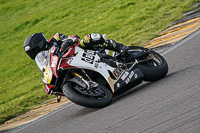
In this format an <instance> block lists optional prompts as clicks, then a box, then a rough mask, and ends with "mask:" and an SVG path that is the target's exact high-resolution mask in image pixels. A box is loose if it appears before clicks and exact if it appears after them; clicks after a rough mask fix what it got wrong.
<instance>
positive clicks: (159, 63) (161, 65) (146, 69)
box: [137, 51, 168, 81]
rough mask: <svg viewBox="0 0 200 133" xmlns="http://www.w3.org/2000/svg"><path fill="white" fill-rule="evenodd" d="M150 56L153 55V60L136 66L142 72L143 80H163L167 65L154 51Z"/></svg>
mask: <svg viewBox="0 0 200 133" xmlns="http://www.w3.org/2000/svg"><path fill="white" fill-rule="evenodd" d="M152 54H153V55H154V58H153V60H150V61H147V62H145V63H143V64H138V65H137V67H138V68H139V69H140V70H141V71H142V72H143V74H144V77H143V80H145V81H156V80H159V79H161V78H164V77H165V76H166V75H167V73H168V64H167V62H166V60H165V59H164V58H163V57H162V56H161V55H160V54H158V53H156V52H155V51H152ZM155 62H156V63H155Z"/></svg>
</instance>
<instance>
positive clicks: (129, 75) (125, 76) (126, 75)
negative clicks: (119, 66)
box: [121, 71, 136, 84]
mask: <svg viewBox="0 0 200 133" xmlns="http://www.w3.org/2000/svg"><path fill="white" fill-rule="evenodd" d="M134 74H135V73H134V71H131V72H130V73H128V72H125V73H124V74H123V75H122V77H121V79H122V80H123V81H124V82H125V83H126V84H128V83H129V82H130V81H131V78H132V77H133V75H134ZM135 75H136V74H135ZM134 77H136V76H134Z"/></svg>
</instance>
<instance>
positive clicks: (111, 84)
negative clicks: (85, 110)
mask: <svg viewBox="0 0 200 133" xmlns="http://www.w3.org/2000/svg"><path fill="white" fill-rule="evenodd" d="M56 51H58V48H57V47H55V46H52V47H51V49H49V50H48V51H42V52H40V53H38V54H37V56H36V58H35V61H36V63H37V65H38V67H39V69H40V71H41V72H42V81H43V82H44V84H45V89H46V92H47V93H48V94H54V95H57V97H58V98H57V99H58V102H59V101H60V98H61V96H66V97H67V98H68V99H69V100H71V101H72V102H74V103H76V104H78V105H81V106H85V107H89V108H102V107H105V106H107V105H109V104H110V103H111V101H112V98H113V96H115V95H119V94H121V93H123V92H125V91H127V90H129V89H131V88H133V87H135V86H136V85H138V84H140V83H142V81H156V80H159V79H161V78H163V77H165V76H166V74H167V72H168V65H167V62H166V60H165V59H164V58H163V57H162V56H161V55H160V54H158V53H156V52H155V51H153V50H150V49H147V48H143V47H136V46H130V47H129V50H128V51H127V52H126V55H124V56H122V55H121V54H119V53H117V52H114V53H113V55H112V56H111V55H109V54H107V53H106V51H105V49H103V48H100V49H97V50H87V49H82V48H80V47H79V46H77V45H76V44H74V45H73V46H69V47H68V48H67V49H66V51H65V52H63V54H62V55H59V56H58V55H57V54H55V53H56Z"/></svg>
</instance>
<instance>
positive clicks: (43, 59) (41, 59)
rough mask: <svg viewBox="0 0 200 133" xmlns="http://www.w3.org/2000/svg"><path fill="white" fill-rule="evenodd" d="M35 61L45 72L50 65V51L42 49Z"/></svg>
mask: <svg viewBox="0 0 200 133" xmlns="http://www.w3.org/2000/svg"><path fill="white" fill-rule="evenodd" d="M35 62H36V64H37V66H38V67H39V69H40V71H41V72H44V70H45V69H46V67H47V65H48V51H42V52H40V53H38V54H37V55H36V57H35Z"/></svg>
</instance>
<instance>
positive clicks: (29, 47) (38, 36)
mask: <svg viewBox="0 0 200 133" xmlns="http://www.w3.org/2000/svg"><path fill="white" fill-rule="evenodd" d="M73 44H78V46H80V47H82V48H84V49H92V50H94V49H98V48H102V47H103V48H105V49H108V50H113V51H116V52H118V53H120V54H121V55H122V56H125V53H126V51H127V50H128V47H127V46H126V45H123V44H121V43H117V42H115V41H114V40H112V39H106V38H105V37H104V36H102V35H100V34H98V33H92V34H87V35H86V36H85V37H84V38H83V39H82V40H80V37H79V36H78V35H69V36H65V35H64V34H61V33H56V34H55V35H54V36H52V37H51V38H50V39H49V40H48V41H47V40H46V38H45V36H44V35H43V33H41V32H39V33H35V34H32V35H30V36H28V37H27V38H26V40H25V41H24V50H25V51H26V53H27V54H28V55H29V56H30V57H31V59H33V60H34V59H35V57H36V55H37V54H38V53H39V52H41V51H44V50H48V49H50V48H51V47H52V46H53V45H55V46H56V47H58V48H60V49H58V51H56V53H55V54H57V55H58V56H59V55H62V54H63V53H64V52H65V50H66V48H68V47H69V46H72V45H73Z"/></svg>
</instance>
